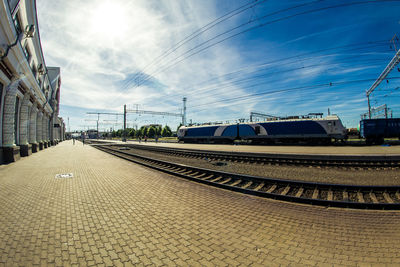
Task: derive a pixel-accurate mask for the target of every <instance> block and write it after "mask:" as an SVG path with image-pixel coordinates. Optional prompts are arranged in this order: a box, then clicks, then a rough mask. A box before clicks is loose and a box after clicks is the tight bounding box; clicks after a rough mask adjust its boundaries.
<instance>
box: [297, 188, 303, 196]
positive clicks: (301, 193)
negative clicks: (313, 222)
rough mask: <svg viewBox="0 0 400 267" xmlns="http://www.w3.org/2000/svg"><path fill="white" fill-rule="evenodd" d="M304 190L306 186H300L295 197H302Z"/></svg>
mask: <svg viewBox="0 0 400 267" xmlns="http://www.w3.org/2000/svg"><path fill="white" fill-rule="evenodd" d="M303 192H304V188H303V187H300V188H299V190H297V193H296V195H295V197H301V195H303Z"/></svg>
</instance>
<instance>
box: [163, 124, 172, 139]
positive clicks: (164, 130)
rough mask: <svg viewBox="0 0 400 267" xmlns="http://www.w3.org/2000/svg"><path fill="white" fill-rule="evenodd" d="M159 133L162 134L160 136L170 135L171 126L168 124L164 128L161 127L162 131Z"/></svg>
mask: <svg viewBox="0 0 400 267" xmlns="http://www.w3.org/2000/svg"><path fill="white" fill-rule="evenodd" d="M161 135H162V136H165V137H167V136H171V135H172V131H171V128H169V126H168V125H165V126H164V128H163V129H162V131H161Z"/></svg>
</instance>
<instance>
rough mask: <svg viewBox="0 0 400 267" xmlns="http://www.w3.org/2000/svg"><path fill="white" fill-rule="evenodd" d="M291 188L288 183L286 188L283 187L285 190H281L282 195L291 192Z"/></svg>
mask: <svg viewBox="0 0 400 267" xmlns="http://www.w3.org/2000/svg"><path fill="white" fill-rule="evenodd" d="M289 190H290V186H289V185H287V186H286V187H285V189H283V191H282V192H281V195H282V196H285V195H286V194H287V193H288V192H289Z"/></svg>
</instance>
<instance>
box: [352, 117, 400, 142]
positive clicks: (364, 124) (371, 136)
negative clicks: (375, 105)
mask: <svg viewBox="0 0 400 267" xmlns="http://www.w3.org/2000/svg"><path fill="white" fill-rule="evenodd" d="M360 136H361V137H362V138H365V142H366V144H367V145H371V144H383V141H384V138H396V137H398V138H400V118H391V119H364V120H361V121H360Z"/></svg>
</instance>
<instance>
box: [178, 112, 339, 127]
mask: <svg viewBox="0 0 400 267" xmlns="http://www.w3.org/2000/svg"><path fill="white" fill-rule="evenodd" d="M325 120H340V119H339V116H337V115H328V116H326V117H324V118H298V119H276V120H265V121H253V122H240V124H258V123H278V122H288V121H289V122H290V121H325ZM235 124H237V123H205V124H200V125H191V126H182V127H186V128H188V127H190V128H195V127H199V128H200V127H210V126H216V127H218V126H229V125H235Z"/></svg>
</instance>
